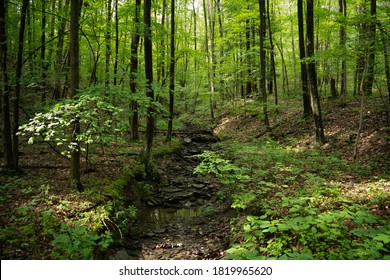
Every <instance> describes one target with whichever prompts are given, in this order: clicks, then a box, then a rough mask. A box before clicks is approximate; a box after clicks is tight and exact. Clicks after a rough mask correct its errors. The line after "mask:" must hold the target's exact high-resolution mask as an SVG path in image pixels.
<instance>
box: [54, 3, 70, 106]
mask: <svg viewBox="0 0 390 280" xmlns="http://www.w3.org/2000/svg"><path fill="white" fill-rule="evenodd" d="M69 3H70V0H65V6H62V0H60V2H59V9H60V10H61V9H63V10H65V11H67V10H68V7H69ZM60 20H61V24H60V26H59V29H58V36H59V37H58V44H57V55H56V63H55V85H54V91H53V98H54V99H58V98H60V97H61V84H62V79H63V78H62V66H63V60H64V59H63V53H64V32H65V28H66V19H65V18H60Z"/></svg>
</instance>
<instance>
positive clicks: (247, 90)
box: [245, 7, 252, 97]
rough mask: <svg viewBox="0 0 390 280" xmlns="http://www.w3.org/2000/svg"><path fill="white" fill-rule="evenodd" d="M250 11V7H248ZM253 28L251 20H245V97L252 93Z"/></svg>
mask: <svg viewBox="0 0 390 280" xmlns="http://www.w3.org/2000/svg"><path fill="white" fill-rule="evenodd" d="M248 9H249V7H248ZM250 31H251V28H250V22H249V19H247V20H245V50H246V67H247V77H246V83H245V84H246V85H245V96H246V97H249V96H250V95H251V93H252V77H251V76H252V69H251V68H252V67H251V63H252V60H251V55H250V54H249V53H250V50H251V33H250Z"/></svg>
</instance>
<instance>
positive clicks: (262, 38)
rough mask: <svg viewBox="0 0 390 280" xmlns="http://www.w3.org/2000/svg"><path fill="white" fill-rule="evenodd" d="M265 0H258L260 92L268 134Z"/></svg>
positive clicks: (269, 129) (269, 127)
mask: <svg viewBox="0 0 390 280" xmlns="http://www.w3.org/2000/svg"><path fill="white" fill-rule="evenodd" d="M265 1H266V0H259V6H260V91H261V94H262V97H263V98H262V99H263V114H264V125H265V128H266V130H267V131H268V132H270V131H271V126H270V124H269V118H268V108H267V88H266V73H265V70H266V61H265V47H264V41H265V35H266V32H267V30H266V15H265V5H266V3H265Z"/></svg>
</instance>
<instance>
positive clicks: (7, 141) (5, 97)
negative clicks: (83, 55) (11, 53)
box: [0, 0, 13, 172]
mask: <svg viewBox="0 0 390 280" xmlns="http://www.w3.org/2000/svg"><path fill="white" fill-rule="evenodd" d="M6 15H7V5H6V1H5V0H0V63H1V81H2V83H1V95H2V98H1V101H2V103H1V113H2V114H1V116H2V119H3V120H2V124H3V126H2V130H3V131H2V134H3V137H2V138H3V154H4V155H3V156H4V168H5V170H6V171H7V172H8V171H12V169H13V155H12V135H11V133H12V132H11V116H10V98H9V81H8V72H7V57H8V53H7V51H8V50H7V34H6Z"/></svg>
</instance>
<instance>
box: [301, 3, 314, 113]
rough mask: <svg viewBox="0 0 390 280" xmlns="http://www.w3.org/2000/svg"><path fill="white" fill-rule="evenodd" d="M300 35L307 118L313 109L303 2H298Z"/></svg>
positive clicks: (304, 101)
mask: <svg viewBox="0 0 390 280" xmlns="http://www.w3.org/2000/svg"><path fill="white" fill-rule="evenodd" d="M298 33H299V58H300V60H301V62H300V66H301V86H302V100H303V116H304V117H305V118H306V117H308V116H310V115H311V113H312V109H311V106H310V94H309V88H308V74H307V68H306V62H305V59H306V50H305V31H304V18H303V4H302V0H298Z"/></svg>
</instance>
